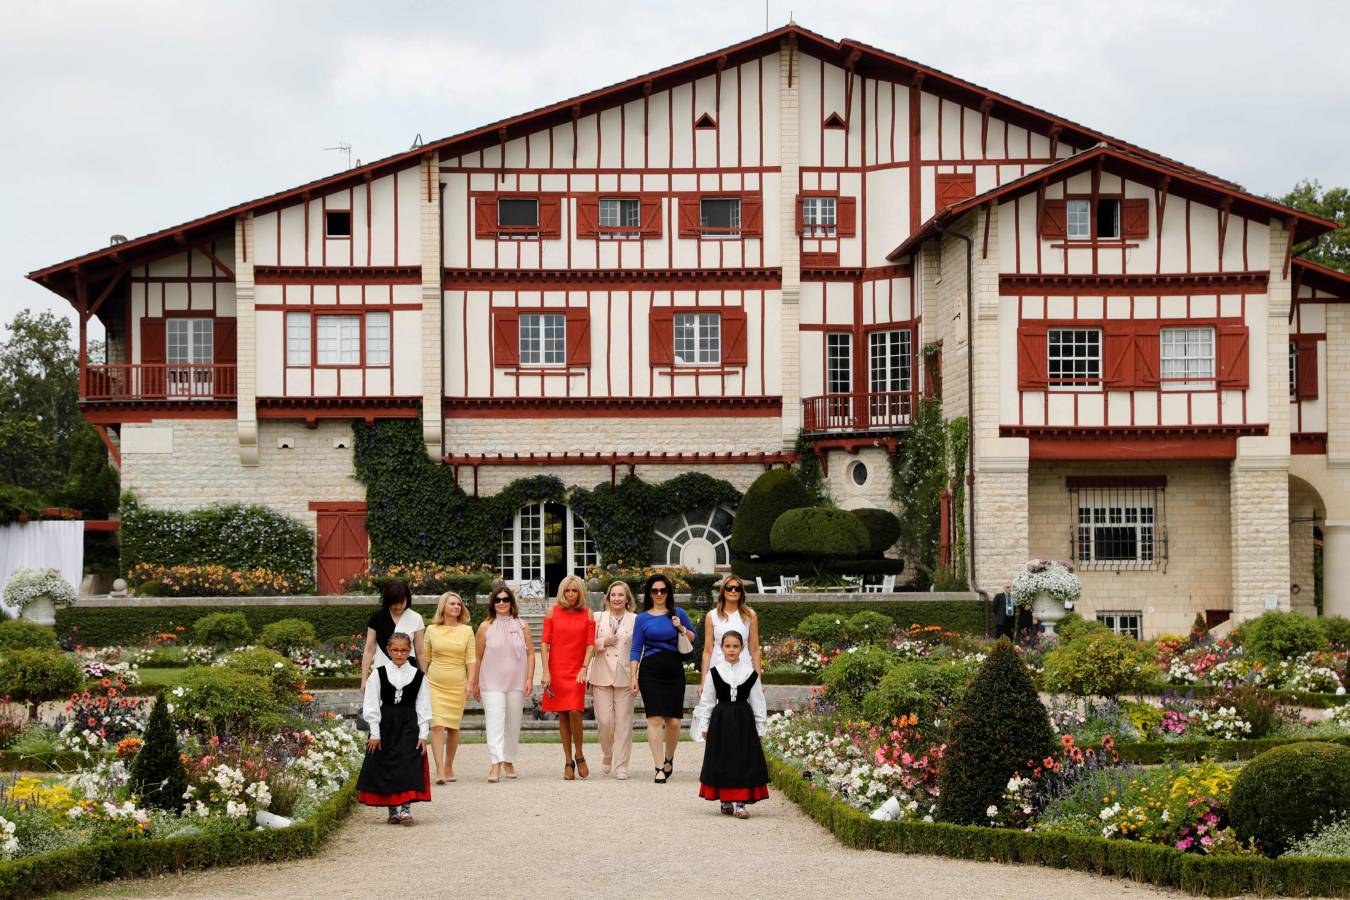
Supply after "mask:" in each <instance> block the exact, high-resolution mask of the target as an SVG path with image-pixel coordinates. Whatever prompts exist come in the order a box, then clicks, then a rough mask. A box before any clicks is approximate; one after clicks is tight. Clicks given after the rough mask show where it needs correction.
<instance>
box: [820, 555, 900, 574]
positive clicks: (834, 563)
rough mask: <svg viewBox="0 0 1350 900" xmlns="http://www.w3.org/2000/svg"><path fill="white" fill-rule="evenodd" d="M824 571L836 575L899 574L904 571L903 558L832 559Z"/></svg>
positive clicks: (826, 564)
mask: <svg viewBox="0 0 1350 900" xmlns="http://www.w3.org/2000/svg"><path fill="white" fill-rule="evenodd" d="M825 571H826V572H833V573H835V574H838V575H899V574H900V573H901V572H903V571H905V561H904V560H903V559H886V558H882V559H832V560H830V561H829V562H827V563H825Z"/></svg>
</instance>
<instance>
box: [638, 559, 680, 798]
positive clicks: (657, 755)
mask: <svg viewBox="0 0 1350 900" xmlns="http://www.w3.org/2000/svg"><path fill="white" fill-rule="evenodd" d="M681 636H683V637H685V638H686V639H688V640H689V641H690V642H691V643H690V646H691V647H692V646H693V645H692V641H693V640H694V623H693V622H691V621H690V620H689V614H688V613H686V612H685V611H684V610H682V609H680V608H679V607H678V606H676V605H675V585H674V584H673V583H672V582H671V580H670V579H669V578H667V577H666V576H664V575H661V574H659V573H658V574H656V575H653V576H652V577H650V578H648V579H647V584H646V586H645V587H644V588H643V591H642V613H641V615H639V616H638V617H637V620H636V621H635V622H634V623H633V652H632V654H631V655H630V656H629V660H630V662H629V666H630V667H631V673H630V678H629V680H628V683H629V684H630V685H632V687H631V688H630V690H632V692H633V693H635V694H636V693H637V692H638V691H642V705H643V707H645V708H646V710H647V746H648V748H650V750H651V751H652V763H654V764H655V766H656V777H655V778H654V779H652V780H653V781H655V782H656V783H657V784H665V783H666V779H668V778H670V773H671V772H673V771H674V770H675V748H676V747H678V746H679V743H680V720H681V719H683V718H684V659H683V654H682V653H680V649H679V646H680V645H679V641H680V637H681ZM663 760H664V762H663Z"/></svg>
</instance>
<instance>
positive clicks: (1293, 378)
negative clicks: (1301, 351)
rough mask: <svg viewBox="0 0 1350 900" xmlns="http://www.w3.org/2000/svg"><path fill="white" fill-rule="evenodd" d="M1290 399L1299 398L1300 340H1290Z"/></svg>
mask: <svg viewBox="0 0 1350 900" xmlns="http://www.w3.org/2000/svg"><path fill="white" fill-rule="evenodd" d="M1289 399H1290V400H1296V399H1298V341H1290V342H1289Z"/></svg>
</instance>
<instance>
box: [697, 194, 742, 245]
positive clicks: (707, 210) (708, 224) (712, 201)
mask: <svg viewBox="0 0 1350 900" xmlns="http://www.w3.org/2000/svg"><path fill="white" fill-rule="evenodd" d="M699 227H700V228H701V229H702V230H703V236H704V237H708V238H719V237H727V238H735V237H740V236H741V200H740V198H739V197H734V198H721V197H704V198H702V199H701V200H700V201H699Z"/></svg>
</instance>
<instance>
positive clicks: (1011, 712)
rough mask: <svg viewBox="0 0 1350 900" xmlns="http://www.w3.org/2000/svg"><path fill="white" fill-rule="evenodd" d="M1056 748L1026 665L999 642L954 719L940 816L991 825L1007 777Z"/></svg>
mask: <svg viewBox="0 0 1350 900" xmlns="http://www.w3.org/2000/svg"><path fill="white" fill-rule="evenodd" d="M1054 752H1055V735H1054V731H1053V730H1052V729H1051V727H1050V716H1049V714H1048V713H1046V711H1045V707H1044V706H1043V705H1042V704H1041V700H1040V698H1039V697H1038V696H1037V695H1036V686H1035V685H1034V684H1032V683H1031V676H1030V675H1029V674H1028V673H1027V667H1026V664H1025V663H1023V662H1022V660H1021V659H1020V658H1019V657H1018V655H1017V651H1015V650H1014V649H1013V647H1012V644H1010V643H1008V639H1007V638H1004V639H1002V640H1001V641H999V642H998V643H997V644H995V645H994V648H993V650H991V651H990V653H989V657H988V658H987V659H986V660H985V661H984V664H983V665H981V666H980V671H979V672H978V673H977V674H976V676H975V680H974V682H972V683H971V685H970V688H969V689H968V690H967V691H966V694H965V696H964V697H963V698H961V702H960V703H958V704H957V705H956V709H955V711H954V712H953V713H952V718H951V737H950V739H949V740H948V742H947V750H946V752H945V754H944V755H943V758H942V776H941V779H940V781H939V784H940V787H941V791H940V793H939V794H938V813H937V814H938V818H939V819H941V820H943V821H945V822H955V823H957V824H961V825H983V824H988V822H989V818H988V816H987V815H986V812H985V811H986V810H987V809H988V808H989V807H990V806H991V805H999V804H1000V802H1001V801H1002V799H1003V791H1004V789H1005V788H1006V787H1007V786H1008V779H1009V778H1011V777H1012V776H1013V775H1015V774H1017V773H1018V772H1023V771H1026V770H1027V769H1028V767H1029V766H1028V764H1030V766H1033V767H1034V766H1038V765H1040V764H1041V762H1040V761H1041V760H1042V759H1044V758H1045V757H1047V756H1050V755H1051V754H1052V753H1054Z"/></svg>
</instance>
